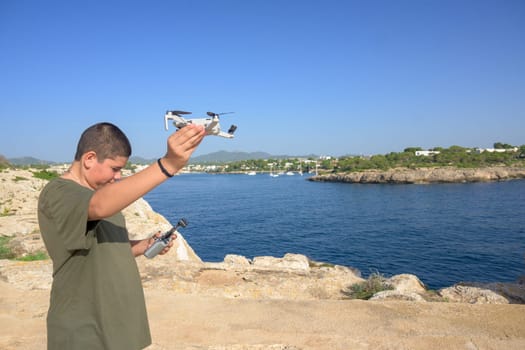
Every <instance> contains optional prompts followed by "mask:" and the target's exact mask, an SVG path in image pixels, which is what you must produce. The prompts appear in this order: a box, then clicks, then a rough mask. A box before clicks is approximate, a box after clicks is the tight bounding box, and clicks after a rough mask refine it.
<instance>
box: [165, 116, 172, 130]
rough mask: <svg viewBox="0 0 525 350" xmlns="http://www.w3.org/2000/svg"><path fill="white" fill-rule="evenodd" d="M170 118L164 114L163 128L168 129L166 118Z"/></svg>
mask: <svg viewBox="0 0 525 350" xmlns="http://www.w3.org/2000/svg"><path fill="white" fill-rule="evenodd" d="M169 119H171V118H170V116H169V115H168V114H166V115H164V128H165V129H166V130H168V120H169Z"/></svg>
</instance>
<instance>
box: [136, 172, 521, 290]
mask: <svg viewBox="0 0 525 350" xmlns="http://www.w3.org/2000/svg"><path fill="white" fill-rule="evenodd" d="M144 198H145V199H146V200H147V201H148V202H149V203H150V205H151V206H152V208H153V209H154V210H155V211H157V212H159V213H160V214H162V215H164V216H165V217H166V218H167V219H168V220H170V221H171V222H172V224H175V223H176V222H177V221H178V219H179V218H181V217H185V218H187V219H188V221H189V225H188V227H186V228H185V229H181V233H182V234H183V235H184V237H185V238H186V240H187V241H188V243H189V244H190V245H191V246H192V248H193V249H194V250H195V252H196V253H197V254H198V255H199V256H200V257H201V258H202V259H203V260H204V261H222V260H223V258H224V256H225V255H226V254H239V255H244V256H246V257H248V258H253V257H254V256H262V255H270V256H276V257H280V256H283V255H284V254H285V253H299V254H304V255H307V256H308V257H309V258H311V259H313V260H316V261H324V262H330V263H334V264H339V265H345V266H350V267H354V268H357V269H359V270H360V271H361V272H362V274H363V276H364V277H366V276H367V275H368V274H369V273H371V272H375V271H377V272H379V273H382V274H383V275H385V276H391V275H395V274H400V273H411V274H415V275H417V276H418V277H419V278H420V279H421V280H422V281H423V282H424V283H425V284H426V285H427V286H428V287H429V288H433V289H438V288H441V287H445V286H450V285H452V284H454V283H457V282H460V281H475V282H493V281H500V282H504V281H509V282H510V281H515V280H516V279H517V278H518V277H519V276H520V275H524V274H525V260H524V256H525V210H524V205H523V204H524V199H525V181H523V180H516V181H506V182H494V183H470V184H435V185H371V184H367V185H363V184H343V183H317V182H310V181H307V180H306V176H299V175H295V176H280V177H277V178H272V177H270V176H269V175H268V174H258V175H256V176H248V175H243V174H237V175H210V174H184V175H180V176H177V177H174V178H173V179H172V180H170V181H167V182H165V183H163V184H162V185H161V186H159V187H157V188H156V189H155V190H153V191H152V192H150V193H149V194H147V195H146V196H145V197H144Z"/></svg>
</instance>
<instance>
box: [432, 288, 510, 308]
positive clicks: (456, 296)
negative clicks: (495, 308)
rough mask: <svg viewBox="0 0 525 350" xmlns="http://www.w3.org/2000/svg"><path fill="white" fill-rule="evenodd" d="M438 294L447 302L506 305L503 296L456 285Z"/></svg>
mask: <svg viewBox="0 0 525 350" xmlns="http://www.w3.org/2000/svg"><path fill="white" fill-rule="evenodd" d="M438 294H439V295H440V296H441V297H443V298H445V300H447V301H449V302H455V303H469V304H508V303H509V301H508V300H507V299H506V298H504V297H503V296H501V295H499V294H497V293H496V292H494V291H492V290H490V289H483V288H479V287H472V286H468V285H463V284H456V285H454V286H452V287H448V288H444V289H441V290H439V292H438Z"/></svg>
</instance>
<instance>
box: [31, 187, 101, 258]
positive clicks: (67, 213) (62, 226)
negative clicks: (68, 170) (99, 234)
mask: <svg viewBox="0 0 525 350" xmlns="http://www.w3.org/2000/svg"><path fill="white" fill-rule="evenodd" d="M93 193H94V192H93V191H92V190H90V189H88V188H85V187H82V186H79V185H78V184H76V183H74V182H72V181H67V180H62V181H56V182H55V183H54V184H53V185H51V186H49V188H47V191H46V192H45V193H44V194H43V196H42V197H43V199H42V202H41V208H42V213H43V214H44V215H45V216H47V217H48V219H50V222H52V223H53V226H54V227H53V228H52V230H53V231H54V232H55V234H56V235H57V236H58V237H57V238H58V239H60V240H61V242H62V245H63V246H64V248H65V249H67V250H69V251H74V250H80V249H89V248H90V246H91V244H92V241H93V238H94V237H93V234H92V233H90V234H87V232H88V224H89V226H90V227H89V228H92V227H93V226H94V225H96V222H89V223H88V208H89V201H90V200H91V197H92V196H93Z"/></svg>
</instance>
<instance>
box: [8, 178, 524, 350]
mask: <svg viewBox="0 0 525 350" xmlns="http://www.w3.org/2000/svg"><path fill="white" fill-rule="evenodd" d="M45 183H46V181H44V180H40V179H36V178H34V177H32V173H31V172H30V171H28V170H16V171H15V170H13V171H11V170H10V171H7V172H0V187H1V194H2V198H1V203H3V205H4V206H3V209H2V211H3V212H4V211H5V212H6V214H7V215H4V216H1V217H0V230H1V231H0V235H2V236H12V237H13V239H12V241H11V242H12V243H13V244H12V245H11V247H12V248H13V249H15V250H16V252H17V255H19V256H21V255H24V254H30V253H32V252H35V251H39V250H42V249H43V243H42V240H41V238H40V234H39V232H38V225H37V221H36V210H35V209H36V199H37V198H38V194H39V193H40V190H41V189H42V188H43V186H44V185H45ZM5 208H7V209H5ZM125 216H126V220H127V221H128V228H129V230H130V232H143V233H144V232H147V231H146V228H147V227H149V228H151V227H159V225H160V226H162V225H167V226H169V222H168V221H167V220H166V219H165V218H163V217H162V216H161V215H159V214H158V213H156V212H154V211H153V210H152V209H151V207H150V206H149V205H148V203H147V202H145V201H144V200H140V201H138V202H136V203H134V204H133V205H132V206H130V207H129V208H127V209H126V213H125ZM11 242H10V243H11ZM137 265H138V267H139V271H140V274H141V278H142V281H143V286H144V291H145V296H146V303H147V308H148V315H149V319H150V328H151V330H152V335H153V344H152V345H151V346H150V347H148V350H167V349H192V350H196V349H198V350H202V349H208V350H219V349H220V350H226V349H230V350H265V349H268V350H284V349H288V350H294V349H321V350H324V349H326V350H328V349H348V348H352V349H381V348H384V349H387V348H392V347H393V346H394V345H395V347H396V348H397V349H443V348H466V349H474V348H476V349H491V348H505V349H522V348H525V304H518V303H520V302H521V303H523V302H525V277H524V278H522V281H521V282H517V283H515V284H503V283H494V284H492V285H478V286H472V285H465V284H458V285H455V286H452V287H450V289H448V294H443V295H445V296H444V297H443V296H441V297H439V298H437V297H432V294H433V293H434V292H433V291H427V290H426V289H425V287H424V286H423V285H422V283H421V282H420V281H419V280H418V279H417V277H416V276H413V275H405V276H401V275H398V276H394V277H395V279H396V280H395V281H394V280H392V281H391V282H392V283H395V289H394V290H389V291H385V292H386V293H383V294H382V295H381V297H377V298H373V300H367V301H364V300H349V299H347V298H345V296H344V295H343V294H341V290H342V289H344V288H345V287H348V286H349V285H351V284H352V283H355V282H360V281H362V280H363V279H362V278H360V276H359V274H358V273H357V272H356V271H354V270H352V269H351V268H348V267H343V266H333V265H330V264H323V263H316V262H312V261H309V260H308V259H307V258H306V257H304V256H301V255H293V254H290V255H288V254H287V255H285V256H284V257H282V258H276V257H258V258H254V259H253V260H251V261H250V260H248V259H246V258H244V257H242V256H233V255H230V256H226V257H225V259H224V261H223V262H221V263H208V262H203V261H200V258H199V257H198V256H196V255H195V254H194V252H192V250H191V247H189V246H187V244H186V243H185V241H184V237H183V236H182V235H180V236H179V238H178V239H177V246H176V247H175V250H174V251H172V252H170V254H167V256H161V257H160V256H159V257H157V258H155V259H151V260H149V259H145V258H138V259H137ZM51 271H52V268H51V262H50V260H40V261H29V262H23V261H17V260H7V259H2V260H0V288H1V290H2V294H1V296H0V298H1V301H2V302H1V303H0V327H2V329H3V330H4V332H3V334H2V335H0V348H2V349H6V350H14V349H27V350H37V349H41V348H42V344H45V342H46V339H45V337H46V330H45V322H46V321H45V320H46V313H47V308H48V306H49V291H50V286H51ZM509 295H510V296H512V295H514V298H512V297H510V296H509ZM505 296H506V297H505ZM507 298H508V299H507Z"/></svg>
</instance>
